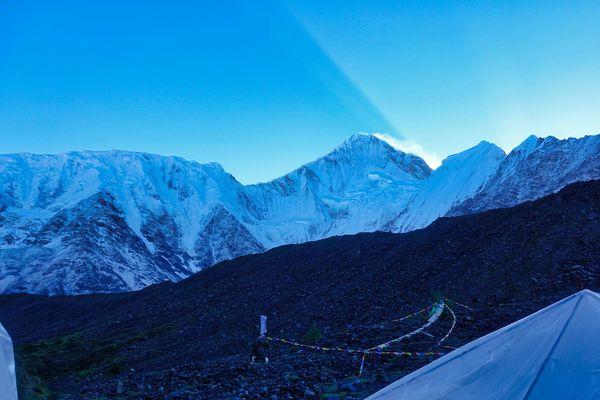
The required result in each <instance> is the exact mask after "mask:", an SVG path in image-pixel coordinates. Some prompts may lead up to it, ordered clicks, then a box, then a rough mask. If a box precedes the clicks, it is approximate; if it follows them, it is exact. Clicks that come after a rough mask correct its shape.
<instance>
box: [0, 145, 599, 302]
mask: <svg viewBox="0 0 600 400" xmlns="http://www.w3.org/2000/svg"><path fill="white" fill-rule="evenodd" d="M594 178H600V136H589V137H585V138H583V139H568V140H558V139H555V138H552V137H549V138H545V139H539V138H536V137H530V138H528V139H527V140H526V141H525V142H523V144H521V145H520V146H519V147H517V148H516V149H515V150H513V151H512V152H511V153H510V154H509V155H508V156H505V155H504V152H503V151H502V150H501V149H499V148H498V147H497V146H495V145H493V144H490V143H487V142H482V143H480V144H479V145H477V146H475V147H473V148H472V149H469V150H466V151H464V152H462V153H459V154H456V155H453V156H450V157H448V158H447V159H446V160H445V161H444V163H443V164H442V166H441V167H440V168H438V169H437V170H435V171H433V172H432V171H431V169H430V168H429V167H428V166H427V164H426V163H425V162H424V161H423V160H422V159H421V158H419V157H417V156H414V155H412V154H406V153H403V152H401V151H399V150H396V149H394V148H393V147H392V146H390V145H389V144H388V143H386V142H385V141H383V140H381V139H379V138H377V137H375V136H373V135H354V136H351V137H350V138H348V139H347V140H346V141H345V142H344V143H342V144H341V145H340V146H338V147H337V148H336V149H335V150H333V151H332V152H331V153H329V154H328V155H326V156H324V157H322V158H320V159H318V160H315V161H313V162H311V163H308V164H306V165H304V166H302V167H301V168H299V169H297V170H295V171H293V172H291V173H289V174H287V175H285V176H283V177H281V178H278V179H275V180H273V181H271V182H267V183H262V184H257V185H248V186H244V185H242V184H241V183H239V182H238V181H237V180H236V179H235V178H234V177H233V176H231V175H230V174H228V173H227V172H225V171H224V170H223V168H222V167H221V166H220V165H218V164H215V163H211V164H198V163H196V162H190V161H186V160H183V159H181V158H177V157H162V156H157V155H150V154H144V153H134V152H123V151H110V152H87V151H86V152H71V153H65V154H59V155H32V154H10V155H1V156H0V292H23V291H27V292H34V293H48V294H61V293H66V294H76V293H89V292H112V291H127V290H135V289H141V288H143V287H145V286H147V285H150V284H153V283H158V282H161V281H164V280H173V281H177V280H179V279H182V278H184V277H187V276H189V275H191V274H192V273H195V272H197V271H199V270H201V269H202V268H204V267H207V266H210V265H212V264H215V263H217V262H219V261H222V260H226V259H231V258H235V257H238V256H241V255H246V254H252V253H258V252H262V251H264V250H266V249H270V248H272V247H276V246H280V245H283V244H290V243H301V242H306V241H310V240H317V239H322V238H325V237H330V236H336V235H344V234H352V233H358V232H373V231H379V230H381V231H393V232H399V231H401V232H405V231H410V230H414V229H418V228H422V227H425V226H427V225H429V224H430V223H431V222H432V221H434V220H435V219H436V218H438V217H440V216H444V215H447V214H448V213H449V212H450V214H452V215H454V214H464V213H472V212H477V211H481V210H485V209H489V208H498V207H507V206H511V205H514V204H518V203H520V202H523V201H526V200H532V199H536V198H538V197H541V196H543V195H546V194H548V193H552V192H555V191H557V190H559V189H560V188H562V187H563V186H565V185H567V184H569V183H572V182H575V181H581V180H589V179H594Z"/></svg>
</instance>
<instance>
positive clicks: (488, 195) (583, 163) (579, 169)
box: [450, 135, 600, 215]
mask: <svg viewBox="0 0 600 400" xmlns="http://www.w3.org/2000/svg"><path fill="white" fill-rule="evenodd" d="M598 178H600V135H596V136H586V137H584V138H581V139H574V138H570V139H566V140H559V139H556V138H555V137H552V136H549V137H547V138H538V137H536V136H530V137H529V138H527V139H526V140H525V141H524V142H523V143H521V144H520V145H519V146H518V147H516V148H515V149H514V150H513V151H511V152H510V153H509V154H508V156H506V158H505V159H504V160H503V161H502V163H501V164H500V166H499V167H498V170H497V171H496V173H495V174H494V176H493V177H492V178H491V179H489V180H488V181H487V182H486V184H485V186H484V187H482V188H481V190H480V191H479V192H478V193H477V194H476V195H475V196H473V197H472V198H470V199H467V200H466V201H464V202H463V203H462V204H460V205H458V206H456V207H455V208H454V209H453V210H452V211H451V212H450V215H460V214H470V213H474V212H479V211H483V210H489V209H494V208H504V207H512V206H514V205H516V204H520V203H522V202H524V201H528V200H535V199H538V198H540V197H542V196H545V195H547V194H550V193H555V192H557V191H559V190H560V189H562V188H563V187H565V186H566V185H568V184H570V183H573V182H577V181H587V180H592V179H598Z"/></svg>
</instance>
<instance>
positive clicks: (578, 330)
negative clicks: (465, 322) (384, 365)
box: [367, 290, 600, 400]
mask: <svg viewBox="0 0 600 400" xmlns="http://www.w3.org/2000/svg"><path fill="white" fill-rule="evenodd" d="M375 399H377V400H392V399H393V400H403V399H410V400H420V399H428V400H435V399H462V400H469V399H496V400H500V399H511V400H512V399H528V400H532V399H540V400H542V399H543V400H552V399H600V295H599V294H598V293H594V292H591V291H589V290H583V291H581V292H578V293H576V294H574V295H572V296H569V297H567V298H566V299H563V300H561V301H559V302H557V303H554V304H552V305H550V306H548V307H546V308H544V309H542V310H540V311H538V312H536V313H534V314H532V315H530V316H528V317H525V318H523V319H521V320H519V321H517V322H514V323H512V324H510V325H508V326H505V327H504V328H501V329H499V330H497V331H495V332H492V333H490V334H489V335H486V336H483V337H481V338H479V339H477V340H474V341H473V342H470V343H468V344H466V345H464V346H463V347H461V348H459V349H457V350H454V351H452V352H451V353H449V354H447V355H445V356H443V357H441V358H439V359H437V360H436V361H434V362H432V363H431V364H428V365H426V366H425V367H423V368H421V369H419V370H417V371H415V372H413V373H411V374H409V375H407V376H405V377H404V378H402V379H400V380H398V381H396V382H394V383H392V384H391V385H389V386H387V387H385V388H383V389H382V390H380V391H379V392H377V393H375V394H373V395H372V396H370V397H368V399H367V400H375Z"/></svg>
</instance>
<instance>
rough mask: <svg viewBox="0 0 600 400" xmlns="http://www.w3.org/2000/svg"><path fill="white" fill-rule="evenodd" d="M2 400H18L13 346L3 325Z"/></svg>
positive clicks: (0, 349) (0, 332)
mask: <svg viewBox="0 0 600 400" xmlns="http://www.w3.org/2000/svg"><path fill="white" fill-rule="evenodd" d="M0 398H1V399H2V400H17V379H16V374H15V357H14V354H13V345H12V340H11V339H10V336H8V332H6V330H5V329H4V327H3V326H2V324H0Z"/></svg>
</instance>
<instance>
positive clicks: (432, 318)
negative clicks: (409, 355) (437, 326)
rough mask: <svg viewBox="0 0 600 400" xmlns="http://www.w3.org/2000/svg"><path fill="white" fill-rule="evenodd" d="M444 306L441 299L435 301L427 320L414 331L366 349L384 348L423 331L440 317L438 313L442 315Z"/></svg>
mask: <svg viewBox="0 0 600 400" xmlns="http://www.w3.org/2000/svg"><path fill="white" fill-rule="evenodd" d="M444 306H445V303H444V302H443V301H440V302H438V303H436V304H435V306H434V307H435V308H434V311H433V313H432V314H431V316H430V317H429V319H428V320H427V322H426V323H425V324H423V325H422V326H421V327H419V328H417V329H415V330H414V331H412V332H409V333H407V334H405V335H402V336H400V337H397V338H396V339H392V340H390V341H387V342H385V343H382V344H379V345H377V346H373V347H371V348H369V349H368V350H375V349H384V348H386V347H388V346H389V345H391V344H394V343H398V342H400V341H402V340H404V339H408V338H409V337H411V336H414V335H416V334H418V333H421V332H423V331H424V330H425V329H427V328H429V327H430V326H431V325H432V324H433V323H434V322H436V321H437V320H438V319H439V318H440V315H442V312H443V311H444Z"/></svg>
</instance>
